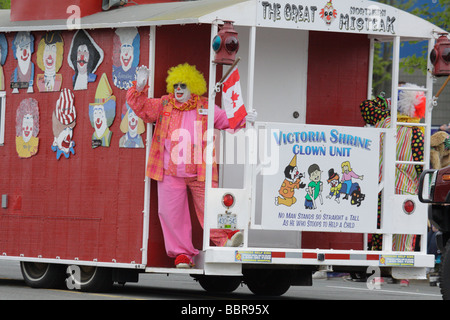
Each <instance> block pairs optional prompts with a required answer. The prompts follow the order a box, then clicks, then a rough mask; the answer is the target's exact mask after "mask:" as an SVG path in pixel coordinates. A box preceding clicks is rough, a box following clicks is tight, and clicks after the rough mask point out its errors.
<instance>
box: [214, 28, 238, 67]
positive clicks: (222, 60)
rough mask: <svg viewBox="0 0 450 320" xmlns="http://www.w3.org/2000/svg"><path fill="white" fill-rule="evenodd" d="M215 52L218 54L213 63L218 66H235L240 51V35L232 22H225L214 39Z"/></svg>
mask: <svg viewBox="0 0 450 320" xmlns="http://www.w3.org/2000/svg"><path fill="white" fill-rule="evenodd" d="M212 47H213V50H214V51H215V53H216V56H215V59H214V61H213V62H215V63H217V64H227V65H231V64H233V62H234V60H235V59H236V53H237V52H238V50H239V39H238V33H237V32H236V30H234V28H233V22H232V21H224V25H223V26H222V28H220V30H219V32H218V33H217V35H216V36H215V37H214V39H213V43H212Z"/></svg>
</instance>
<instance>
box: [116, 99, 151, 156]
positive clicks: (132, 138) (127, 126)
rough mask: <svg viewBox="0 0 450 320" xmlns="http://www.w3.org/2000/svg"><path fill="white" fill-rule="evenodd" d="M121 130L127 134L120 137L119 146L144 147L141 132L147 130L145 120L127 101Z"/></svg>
mask: <svg viewBox="0 0 450 320" xmlns="http://www.w3.org/2000/svg"><path fill="white" fill-rule="evenodd" d="M120 131H122V132H123V133H125V134H124V135H123V136H122V137H121V138H120V141H119V147H121V148H144V142H143V141H142V137H141V134H142V133H144V131H145V125H144V121H142V119H141V118H139V117H138V116H137V115H136V114H135V113H134V111H133V110H132V109H131V108H130V106H129V105H128V103H125V104H124V106H123V108H122V121H121V122H120Z"/></svg>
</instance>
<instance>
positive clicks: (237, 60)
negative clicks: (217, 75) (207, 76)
mask: <svg viewBox="0 0 450 320" xmlns="http://www.w3.org/2000/svg"><path fill="white" fill-rule="evenodd" d="M240 60H241V58H237V59H236V60H234V62H233V64H232V65H231V67H230V69H228V71H227V72H226V73H225V75H224V76H223V77H222V79H220V81H219V83H218V85H219V86H220V85H221V84H222V83H223V82H224V80H225V79H226V78H227V77H228V76H229V74H230V73H231V71H233V69H234V67H235V66H236V65H237V64H238V63H239V61H240Z"/></svg>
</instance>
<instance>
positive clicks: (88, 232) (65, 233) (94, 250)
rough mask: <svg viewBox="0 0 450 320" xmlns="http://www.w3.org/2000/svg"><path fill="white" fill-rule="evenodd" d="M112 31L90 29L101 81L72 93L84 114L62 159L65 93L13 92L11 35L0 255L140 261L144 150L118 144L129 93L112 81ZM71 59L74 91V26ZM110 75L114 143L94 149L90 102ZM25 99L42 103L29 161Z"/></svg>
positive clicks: (0, 153) (144, 43)
mask: <svg viewBox="0 0 450 320" xmlns="http://www.w3.org/2000/svg"><path fill="white" fill-rule="evenodd" d="M114 31H115V30H113V29H101V30H89V31H88V32H89V34H90V35H91V37H92V38H93V39H94V40H95V41H96V43H97V44H98V45H99V46H100V47H101V48H102V49H103V51H104V60H103V62H102V64H101V65H100V66H99V68H98V70H97V72H96V74H97V80H96V81H95V82H94V83H89V84H88V89H87V90H81V91H73V92H74V94H75V107H76V112H77V119H76V126H75V128H74V131H73V133H74V135H73V141H75V143H76V145H75V155H71V156H70V158H69V159H66V158H64V156H62V157H61V158H60V159H59V160H57V159H56V155H55V152H53V151H52V150H51V148H50V147H51V144H52V142H53V137H54V136H53V131H52V112H53V110H54V108H55V104H56V101H57V99H58V97H59V92H39V90H38V88H37V87H36V85H34V93H26V90H25V89H21V90H20V93H19V94H12V92H11V91H12V90H11V89H10V88H9V79H10V77H11V74H12V73H13V71H14V68H15V67H16V66H17V62H16V60H15V59H14V56H13V53H12V49H11V43H12V40H13V37H14V35H15V33H11V34H6V36H7V40H8V44H9V54H8V58H7V60H6V63H5V65H4V72H5V78H6V85H7V89H6V93H7V94H6V130H5V144H4V146H0V172H2V178H1V179H0V194H2V195H3V194H6V195H7V196H8V202H9V203H8V208H6V209H3V208H2V209H0V254H5V255H8V256H19V255H24V256H26V257H42V258H49V259H54V258H56V257H59V258H60V259H75V258H78V259H80V260H87V261H92V260H94V259H96V260H97V261H99V262H113V261H116V262H121V263H131V262H136V263H140V262H141V255H142V254H141V251H140V249H141V247H142V221H143V215H142V211H143V207H144V174H145V149H124V148H119V139H120V137H121V136H122V135H123V133H122V132H121V131H120V128H119V127H120V120H121V114H122V106H123V105H124V103H125V95H126V90H120V89H118V88H117V87H115V86H114V84H113V82H112V52H113V37H114ZM139 32H140V37H141V44H140V45H141V54H140V61H141V62H140V64H148V34H149V32H148V28H140V29H139ZM32 34H33V35H34V37H35V42H34V49H35V53H34V54H33V55H32V61H33V62H34V64H35V77H36V74H38V73H42V71H40V69H39V68H38V66H37V64H36V50H37V46H38V42H39V40H40V39H41V37H42V35H43V33H42V32H32ZM62 35H63V38H64V61H63V64H62V67H61V69H60V71H59V73H61V74H62V75H63V82H62V88H70V89H72V76H73V74H74V71H73V70H72V69H71V68H70V67H69V65H68V63H67V55H68V53H69V49H70V44H71V41H72V38H73V35H74V32H73V31H66V32H63V33H62ZM103 73H106V75H107V77H108V81H109V83H110V85H111V88H112V90H113V94H114V95H115V96H116V117H115V120H114V122H113V124H112V126H111V127H110V130H111V131H112V132H113V135H112V140H111V146H110V147H108V148H106V147H99V148H96V149H92V147H91V139H92V134H93V132H94V129H93V128H92V126H91V123H90V120H89V112H88V110H89V109H88V107H89V103H92V102H94V100H95V92H96V89H97V85H98V83H99V79H100V77H101V75H102V74H103ZM26 98H33V99H36V100H37V101H38V103H39V112H40V121H39V124H40V131H39V135H38V137H39V151H38V153H37V154H36V155H35V156H33V157H31V158H27V159H21V158H19V157H18V155H17V152H16V145H15V123H16V110H17V107H18V106H19V104H20V102H21V101H22V100H23V99H26Z"/></svg>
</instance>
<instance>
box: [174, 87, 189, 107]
mask: <svg viewBox="0 0 450 320" xmlns="http://www.w3.org/2000/svg"><path fill="white" fill-rule="evenodd" d="M173 94H174V96H175V99H176V100H177V101H178V102H180V103H185V102H186V101H188V100H189V99H190V98H191V91H190V90H189V88H188V86H187V85H186V84H185V83H176V84H174V85H173Z"/></svg>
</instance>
